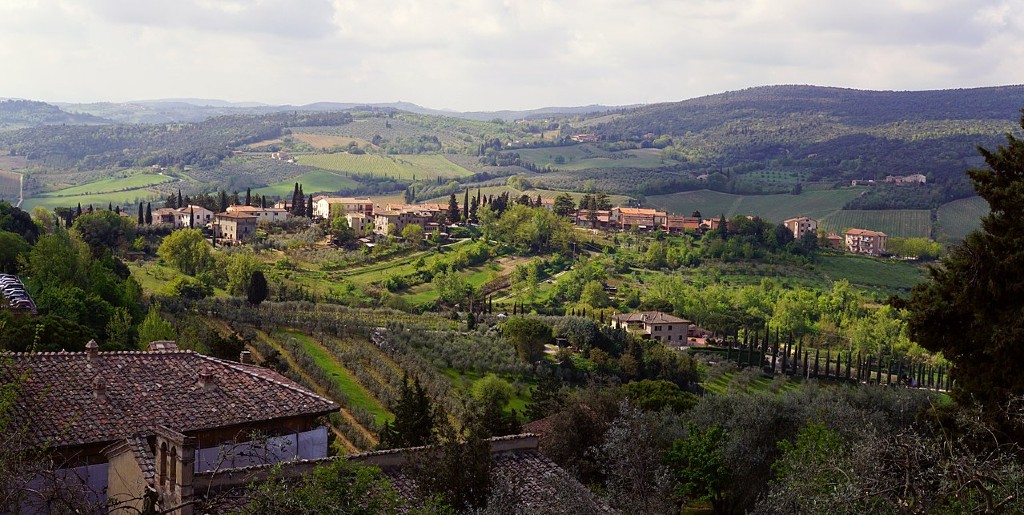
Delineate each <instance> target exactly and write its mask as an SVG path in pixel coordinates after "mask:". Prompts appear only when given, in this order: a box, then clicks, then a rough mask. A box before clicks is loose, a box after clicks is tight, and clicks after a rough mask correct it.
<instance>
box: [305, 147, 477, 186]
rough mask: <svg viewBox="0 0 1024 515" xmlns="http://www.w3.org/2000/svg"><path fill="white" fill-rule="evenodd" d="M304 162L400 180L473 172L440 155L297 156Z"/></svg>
mask: <svg viewBox="0 0 1024 515" xmlns="http://www.w3.org/2000/svg"><path fill="white" fill-rule="evenodd" d="M296 160H297V162H298V163H300V164H304V165H308V166H315V167H317V168H321V169H324V170H332V171H335V172H349V173H352V174H356V175H373V176H376V177H385V176H386V177H393V178H396V179H408V180H412V179H416V180H420V179H434V178H437V177H441V178H445V179H455V178H459V177H466V176H469V175H472V172H470V171H469V170H467V169H465V168H463V167H461V166H459V165H457V164H455V163H453V162H451V161H449V160H447V159H445V158H444V156H442V155H439V154H418V155H413V154H398V155H389V156H381V155H376V154H349V153H347V152H337V153H333V154H308V155H300V156H297V157H296Z"/></svg>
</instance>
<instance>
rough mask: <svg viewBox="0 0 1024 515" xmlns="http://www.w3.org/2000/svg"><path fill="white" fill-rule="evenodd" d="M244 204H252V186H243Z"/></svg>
mask: <svg viewBox="0 0 1024 515" xmlns="http://www.w3.org/2000/svg"><path fill="white" fill-rule="evenodd" d="M245 205H247V206H251V205H252V188H245Z"/></svg>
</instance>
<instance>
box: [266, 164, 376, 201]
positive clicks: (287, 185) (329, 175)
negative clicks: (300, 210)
mask: <svg viewBox="0 0 1024 515" xmlns="http://www.w3.org/2000/svg"><path fill="white" fill-rule="evenodd" d="M296 182H297V183H299V184H301V185H302V192H303V193H305V194H307V195H308V194H311V193H320V192H324V193H327V192H335V191H339V190H342V189H346V188H355V187H357V186H359V182H358V181H356V180H354V179H352V178H350V177H346V176H345V175H344V174H340V173H338V172H328V171H323V170H317V171H313V172H307V173H304V174H302V175H300V176H298V177H293V178H290V179H287V180H284V181H281V182H278V183H275V184H271V185H269V186H266V187H264V188H257V189H254V190H253V193H256V194H259V195H267V196H271V197H281V198H290V197H289V196H290V195H291V194H292V192H293V191H294V190H295V183H296Z"/></svg>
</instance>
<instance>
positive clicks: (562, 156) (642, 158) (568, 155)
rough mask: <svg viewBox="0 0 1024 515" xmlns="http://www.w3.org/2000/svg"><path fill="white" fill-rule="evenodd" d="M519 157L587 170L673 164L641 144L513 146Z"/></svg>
mask: <svg viewBox="0 0 1024 515" xmlns="http://www.w3.org/2000/svg"><path fill="white" fill-rule="evenodd" d="M515 152H517V153H518V154H519V157H520V158H522V159H523V160H525V161H529V162H531V163H533V164H535V165H537V166H540V167H542V168H543V167H546V166H550V167H552V168H556V169H559V170H570V171H572V170H586V169H588V168H658V167H661V166H665V165H672V164H676V161H673V160H671V159H668V160H667V159H664V158H662V157H661V150H659V149H656V148H642V149H637V150H620V151H616V152H609V151H607V150H604V149H602V148H599V147H596V146H594V145H573V146H568V147H547V148H532V149H520V150H516V151H515Z"/></svg>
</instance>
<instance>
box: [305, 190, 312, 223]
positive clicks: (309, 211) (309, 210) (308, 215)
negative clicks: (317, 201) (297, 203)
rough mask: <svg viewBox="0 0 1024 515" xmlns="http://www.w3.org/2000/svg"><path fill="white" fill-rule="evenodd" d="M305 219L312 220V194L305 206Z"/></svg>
mask: <svg viewBox="0 0 1024 515" xmlns="http://www.w3.org/2000/svg"><path fill="white" fill-rule="evenodd" d="M304 214H305V215H306V218H313V194H312V193H310V194H309V203H308V204H306V209H305V213H304Z"/></svg>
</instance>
